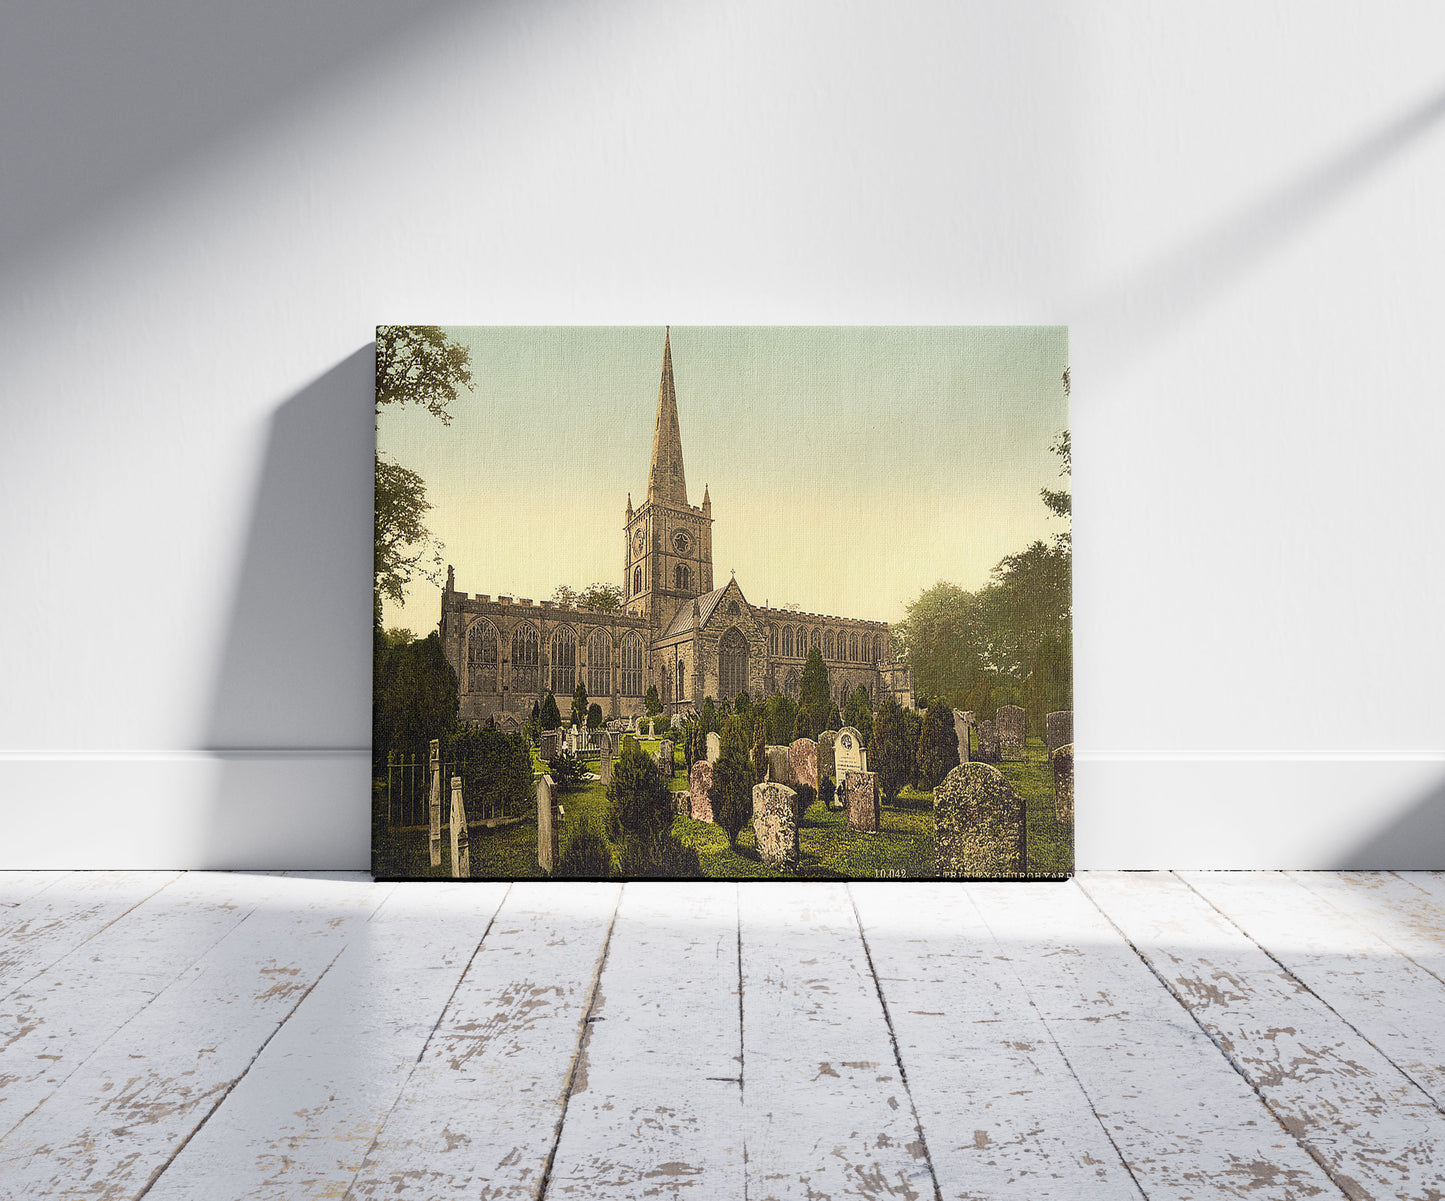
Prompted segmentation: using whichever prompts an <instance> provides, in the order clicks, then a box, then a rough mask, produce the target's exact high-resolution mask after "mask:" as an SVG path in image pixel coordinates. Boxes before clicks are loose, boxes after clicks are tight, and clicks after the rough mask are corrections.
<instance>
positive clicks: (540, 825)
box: [537, 776, 558, 876]
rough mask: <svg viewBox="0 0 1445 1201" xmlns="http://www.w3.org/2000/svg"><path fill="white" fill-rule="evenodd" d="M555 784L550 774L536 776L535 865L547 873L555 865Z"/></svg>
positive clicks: (556, 849) (551, 870)
mask: <svg viewBox="0 0 1445 1201" xmlns="http://www.w3.org/2000/svg"><path fill="white" fill-rule="evenodd" d="M557 824H558V823H557V784H556V781H554V780H553V779H552V777H551V776H538V777H537V866H538V867H540V868H541V869H542V870H543V871H544V872H546V873H547V875H549V876H550V875H551V874H552V872H553V871H554V870H555V869H556V867H557V852H558V847H557V837H558V830H557Z"/></svg>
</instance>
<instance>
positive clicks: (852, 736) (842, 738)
mask: <svg viewBox="0 0 1445 1201" xmlns="http://www.w3.org/2000/svg"><path fill="white" fill-rule="evenodd" d="M833 766H834V768H835V771H834V775H835V776H836V777H837V779H838V782H839V783H840V784H841V783H842V782H843V777H844V776H846V775H847V774H848V773H849V772H850V771H866V770H867V768H866V765H865V761H864V758H863V740H862V739H861V738H859V737H858V731H857V730H855V729H854V728H853V727H852V726H844V727H843V728H842V729H841V730H839V731H838V741H837V742H836V743H834V744H833Z"/></svg>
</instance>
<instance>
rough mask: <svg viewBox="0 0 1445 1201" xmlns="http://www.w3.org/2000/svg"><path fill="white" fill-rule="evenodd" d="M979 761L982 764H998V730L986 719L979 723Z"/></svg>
mask: <svg viewBox="0 0 1445 1201" xmlns="http://www.w3.org/2000/svg"><path fill="white" fill-rule="evenodd" d="M978 761H979V762H980V763H997V762H998V730H997V729H995V728H994V724H993V722H991V721H990V720H989V719H988V718H986V717H985V718H984V719H983V720H982V721H981V722H979V723H978Z"/></svg>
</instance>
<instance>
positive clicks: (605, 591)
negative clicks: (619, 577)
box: [578, 581, 622, 613]
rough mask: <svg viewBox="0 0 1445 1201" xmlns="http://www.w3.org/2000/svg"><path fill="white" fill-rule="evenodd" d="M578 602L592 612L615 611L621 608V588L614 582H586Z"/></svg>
mask: <svg viewBox="0 0 1445 1201" xmlns="http://www.w3.org/2000/svg"><path fill="white" fill-rule="evenodd" d="M578 603H579V604H580V605H581V607H582V608H584V609H590V610H591V611H592V612H594V613H617V612H620V611H621V609H622V589H621V588H620V587H619V586H618V585H616V584H604V583H601V582H600V581H599V582H597V583H592V584H588V585H587V587H586V588H584V589H583V590H582V596H581V597H580V598H579V602H578Z"/></svg>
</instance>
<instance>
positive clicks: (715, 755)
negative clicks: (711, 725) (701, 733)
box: [707, 730, 722, 763]
mask: <svg viewBox="0 0 1445 1201" xmlns="http://www.w3.org/2000/svg"><path fill="white" fill-rule="evenodd" d="M721 758H722V738H721V737H720V736H719V735H718V732H717V731H716V730H709V731H708V734H707V761H708V762H709V763H716V762H717V761H718V760H719V759H721Z"/></svg>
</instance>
